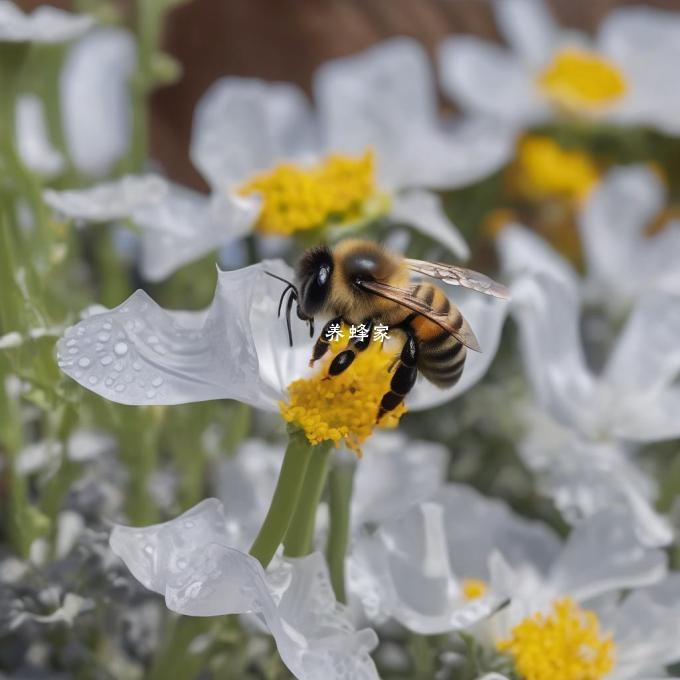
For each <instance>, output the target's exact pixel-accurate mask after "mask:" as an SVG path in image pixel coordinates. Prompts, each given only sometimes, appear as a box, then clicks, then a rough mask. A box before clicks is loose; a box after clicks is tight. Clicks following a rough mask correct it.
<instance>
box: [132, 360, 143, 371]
mask: <svg viewBox="0 0 680 680" xmlns="http://www.w3.org/2000/svg"><path fill="white" fill-rule="evenodd" d="M132 368H134V369H135V371H141V370H142V364H141V363H140V362H139V361H135V362H134V363H133V364H132Z"/></svg>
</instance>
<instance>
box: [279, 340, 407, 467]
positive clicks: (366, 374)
mask: <svg viewBox="0 0 680 680" xmlns="http://www.w3.org/2000/svg"><path fill="white" fill-rule="evenodd" d="M343 331H344V338H348V331H347V329H346V328H344V329H343ZM345 348H346V343H345V342H343V341H342V340H340V341H337V342H331V343H330V351H329V352H328V353H327V356H326V357H324V358H323V359H322V360H321V361H320V362H319V363H320V367H319V370H318V371H317V372H316V373H315V374H314V375H313V376H312V377H310V378H301V379H300V380H295V381H294V382H292V383H291V384H290V385H289V386H288V395H289V401H288V403H285V402H281V403H280V404H279V408H280V410H281V415H282V416H283V419H284V420H285V421H286V422H289V423H297V424H298V425H299V426H300V427H301V428H302V429H303V430H304V432H305V435H306V437H307V439H308V440H309V442H310V443H311V444H319V443H320V442H322V441H326V440H329V439H330V440H331V441H333V442H334V443H335V444H336V445H337V444H339V443H340V442H341V441H344V442H345V443H346V445H347V446H348V447H349V448H350V449H352V450H353V451H354V452H355V453H356V454H357V455H358V456H359V457H361V455H362V453H361V448H360V447H361V444H362V443H363V442H364V441H366V439H368V437H370V435H371V434H372V433H373V430H374V429H375V428H376V426H380V427H396V426H397V425H398V423H399V419H400V418H401V416H402V415H403V414H404V413H405V412H406V407H405V406H404V404H403V403H402V404H400V405H399V406H397V408H395V409H394V410H393V411H389V412H388V413H386V414H385V415H383V417H382V418H381V419H380V421H379V422H376V418H377V415H378V408H379V406H380V401H381V400H382V397H383V395H384V394H386V393H387V392H389V390H390V380H391V379H392V370H393V368H394V367H393V364H394V360H395V353H394V352H390V351H389V350H388V348H387V345H385V346H383V344H382V343H381V342H377V341H373V340H371V342H370V343H369V346H368V347H367V348H366V349H365V350H364V351H363V352H359V353H357V355H356V358H355V359H354V362H353V363H352V365H351V366H350V367H349V368H348V369H346V370H345V371H343V372H342V373H340V375H336V376H334V377H332V378H329V377H328V365H329V364H330V362H331V361H332V359H333V357H334V356H335V355H336V354H337V353H338V352H340V351H341V350H343V349H345ZM391 369H392V370H391Z"/></svg>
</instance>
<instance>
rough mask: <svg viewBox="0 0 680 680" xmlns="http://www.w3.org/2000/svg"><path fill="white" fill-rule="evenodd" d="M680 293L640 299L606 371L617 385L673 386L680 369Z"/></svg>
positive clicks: (641, 389)
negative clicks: (679, 339) (679, 341)
mask: <svg viewBox="0 0 680 680" xmlns="http://www.w3.org/2000/svg"><path fill="white" fill-rule="evenodd" d="M679 337H680V296H677V295H667V294H665V293H650V294H648V295H645V296H644V297H642V298H641V299H640V301H639V302H638V303H637V305H636V306H635V309H634V310H633V313H632V315H631V316H630V317H629V319H628V322H627V323H626V326H625V328H624V329H623V331H622V332H621V334H620V335H619V337H618V339H617V341H616V345H615V346H614V350H613V352H612V354H611V355H610V357H609V361H608V362H607V365H606V367H605V370H604V376H605V378H606V379H607V380H608V381H609V382H610V383H611V384H613V385H614V386H616V387H620V388H623V389H627V390H634V391H636V392H638V393H644V392H646V391H652V390H659V389H661V388H663V387H666V386H668V385H670V384H671V383H672V382H673V381H674V379H675V378H676V376H677V374H678V372H680V345H679V343H678V338H679Z"/></svg>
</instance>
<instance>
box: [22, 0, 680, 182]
mask: <svg viewBox="0 0 680 680" xmlns="http://www.w3.org/2000/svg"><path fill="white" fill-rule="evenodd" d="M139 1H140V2H144V1H145V0H139ZM547 2H548V4H549V5H550V7H551V8H552V10H553V12H554V14H555V16H556V17H557V19H558V20H559V21H560V23H562V24H564V25H566V26H569V27H574V28H578V29H581V30H586V31H593V30H594V29H595V28H596V27H597V25H598V23H599V21H600V19H601V18H602V17H603V16H604V15H605V14H607V12H609V11H610V10H611V9H612V8H614V7H618V6H624V5H630V6H632V5H638V6H639V5H645V6H650V7H659V8H663V9H676V10H678V9H680V1H679V0H651V1H649V0H648V1H647V2H641V1H640V0H638V1H637V2H636V1H635V0H547ZM18 4H19V5H20V6H21V7H22V8H23V9H25V10H29V9H32V8H34V7H37V6H39V5H43V4H51V5H55V6H59V7H63V8H65V9H71V8H72V5H73V3H72V2H71V1H69V0H58V1H55V2H48V3H45V2H38V1H37V0H21V1H20V2H19V3H18ZM117 4H118V5H119V6H120V8H121V10H122V11H123V13H124V14H126V15H128V16H129V15H130V13H131V11H132V8H133V6H134V3H133V2H132V0H118V2H117ZM452 33H472V34H475V35H478V36H482V37H486V38H493V39H498V33H497V31H496V27H495V24H494V20H493V14H492V10H491V2H490V0H189V2H187V3H186V4H184V5H182V6H180V7H178V8H176V9H175V10H173V11H172V12H171V14H170V16H169V18H168V22H167V26H166V30H165V36H164V44H165V49H166V50H167V51H168V52H170V53H171V54H172V55H173V56H174V57H175V58H177V59H178V60H179V61H180V63H181V64H182V65H183V69H184V75H183V78H182V79H181V80H180V81H179V82H178V83H176V84H174V85H172V86H168V87H165V88H162V89H160V90H158V91H157V92H156V93H155V95H154V97H153V100H152V156H153V157H154V158H155V159H157V160H158V161H159V162H160V163H161V164H162V165H163V167H164V168H165V170H166V172H167V173H168V174H169V175H170V177H171V178H172V179H175V180H177V181H179V182H181V183H184V184H187V185H190V186H193V187H195V188H205V186H204V185H203V183H202V180H201V178H200V177H199V176H198V174H197V173H196V172H195V171H194V169H193V168H192V167H191V164H190V162H189V159H188V154H187V150H188V146H189V136H190V132H191V117H192V112H193V109H194V106H195V105H196V102H197V100H198V99H199V98H200V96H201V94H202V93H203V92H205V90H206V89H207V88H208V87H209V86H210V84H211V83H212V82H213V81H215V80H216V79H217V78H219V77H221V76H224V75H238V76H251V77H258V78H264V79H266V80H287V81H291V82H294V83H297V84H298V85H300V86H301V87H303V88H304V89H305V90H307V91H308V92H309V86H310V83H311V77H312V73H313V72H314V70H315V69H316V67H317V66H318V65H319V64H321V63H322V62H324V61H326V60H328V59H333V58H335V57H340V56H344V55H347V54H351V53H353V52H357V51H359V50H361V49H364V48H366V47H368V46H370V45H372V44H373V43H375V42H378V41H379V40H381V39H383V38H387V37H390V36H395V35H407V36H411V37H413V38H416V39H417V40H419V41H420V42H421V43H423V45H425V47H427V48H428V50H430V52H432V51H433V50H434V48H435V47H436V45H437V43H438V42H439V41H440V40H441V39H442V38H444V37H445V36H447V35H449V34H452Z"/></svg>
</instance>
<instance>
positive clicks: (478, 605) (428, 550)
mask: <svg viewBox="0 0 680 680" xmlns="http://www.w3.org/2000/svg"><path fill="white" fill-rule="evenodd" d="M444 531H445V529H444V523H443V509H442V507H441V506H439V505H437V504H433V503H423V504H421V505H418V506H415V507H413V508H411V510H409V511H408V512H407V513H406V514H405V515H402V516H400V517H398V518H395V519H394V520H392V521H391V522H388V523H386V524H384V525H382V526H381V527H380V528H379V529H378V530H377V531H376V532H374V533H373V534H372V535H370V536H368V535H367V536H364V537H362V538H361V539H359V540H358V541H357V542H356V544H355V546H354V550H353V552H352V555H351V557H350V563H349V578H348V582H349V590H350V592H353V593H354V594H356V596H357V597H358V598H359V599H360V600H361V601H362V604H363V606H364V609H365V611H366V613H367V615H368V616H369V618H374V619H376V620H378V621H380V620H384V619H385V618H387V617H393V618H394V619H396V620H397V621H399V623H401V624H402V625H403V626H405V627H406V628H408V629H409V630H412V631H414V632H416V633H420V634H424V635H432V634H436V633H444V632H449V631H454V630H461V629H464V628H467V627H469V626H471V625H473V624H475V623H477V622H478V621H480V620H481V619H483V618H485V617H486V616H488V615H489V614H490V613H491V612H492V611H493V610H494V608H495V607H497V606H498V604H499V603H500V598H499V597H498V596H497V595H496V594H494V593H489V594H487V595H485V596H483V597H481V598H478V599H476V600H472V601H466V600H465V599H464V598H463V597H462V595H461V594H460V590H459V587H458V584H457V581H456V579H455V578H454V576H453V574H452V573H451V569H450V566H449V560H448V553H447V545H446V536H445V533H444Z"/></svg>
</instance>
